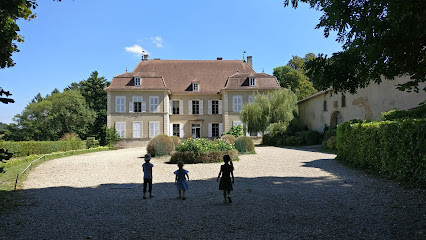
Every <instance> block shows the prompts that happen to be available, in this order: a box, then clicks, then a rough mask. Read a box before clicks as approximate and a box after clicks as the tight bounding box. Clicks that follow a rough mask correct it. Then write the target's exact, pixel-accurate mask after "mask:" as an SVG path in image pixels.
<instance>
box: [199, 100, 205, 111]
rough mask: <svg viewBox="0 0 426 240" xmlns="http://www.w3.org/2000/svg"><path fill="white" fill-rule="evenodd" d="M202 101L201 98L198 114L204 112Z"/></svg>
mask: <svg viewBox="0 0 426 240" xmlns="http://www.w3.org/2000/svg"><path fill="white" fill-rule="evenodd" d="M203 102H204V101H203V100H200V114H201V115H202V114H204V112H203V111H204V110H203V109H204V104H203Z"/></svg>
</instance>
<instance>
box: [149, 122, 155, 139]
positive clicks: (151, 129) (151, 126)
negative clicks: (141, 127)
mask: <svg viewBox="0 0 426 240" xmlns="http://www.w3.org/2000/svg"><path fill="white" fill-rule="evenodd" d="M154 135H155V124H154V123H152V122H150V123H149V138H152V137H153V136H154Z"/></svg>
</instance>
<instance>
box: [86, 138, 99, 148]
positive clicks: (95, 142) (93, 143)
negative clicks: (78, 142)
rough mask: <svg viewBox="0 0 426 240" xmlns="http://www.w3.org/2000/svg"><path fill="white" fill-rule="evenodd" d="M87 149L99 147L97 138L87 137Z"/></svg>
mask: <svg viewBox="0 0 426 240" xmlns="http://www.w3.org/2000/svg"><path fill="white" fill-rule="evenodd" d="M86 147H87V148H95V147H99V141H98V140H96V138H95V137H87V139H86Z"/></svg>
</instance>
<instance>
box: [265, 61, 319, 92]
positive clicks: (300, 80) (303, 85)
mask: <svg viewBox="0 0 426 240" xmlns="http://www.w3.org/2000/svg"><path fill="white" fill-rule="evenodd" d="M313 58H315V55H314V54H313V53H308V54H306V55H305V57H304V58H301V57H298V56H293V57H292V59H290V60H289V61H288V63H287V65H285V66H281V67H276V68H274V73H273V75H274V76H275V77H276V78H277V79H278V82H279V83H280V86H281V87H283V88H290V89H291V90H292V91H293V92H294V93H296V95H297V97H298V99H299V100H300V99H303V98H306V97H308V96H310V95H312V94H314V93H315V92H317V90H316V89H315V88H314V87H313V84H312V82H311V81H310V80H309V78H308V77H307V76H306V69H305V63H306V62H307V61H308V60H311V59H313Z"/></svg>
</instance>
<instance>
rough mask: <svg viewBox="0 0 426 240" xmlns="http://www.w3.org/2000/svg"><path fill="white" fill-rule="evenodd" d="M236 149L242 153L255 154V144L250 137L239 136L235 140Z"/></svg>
mask: <svg viewBox="0 0 426 240" xmlns="http://www.w3.org/2000/svg"><path fill="white" fill-rule="evenodd" d="M235 148H236V149H237V150H238V152H240V153H245V152H254V143H253V140H251V138H250V137H246V136H239V137H238V138H237V139H235Z"/></svg>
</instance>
